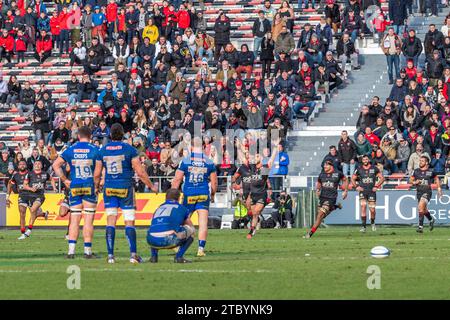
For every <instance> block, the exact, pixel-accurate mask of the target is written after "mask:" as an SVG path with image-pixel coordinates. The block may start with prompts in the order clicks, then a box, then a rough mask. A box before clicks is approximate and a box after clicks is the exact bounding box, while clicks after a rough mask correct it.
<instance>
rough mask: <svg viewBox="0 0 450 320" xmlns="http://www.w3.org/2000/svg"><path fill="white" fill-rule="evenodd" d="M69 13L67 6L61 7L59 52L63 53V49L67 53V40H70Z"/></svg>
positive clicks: (59, 16)
mask: <svg viewBox="0 0 450 320" xmlns="http://www.w3.org/2000/svg"><path fill="white" fill-rule="evenodd" d="M70 16H71V14H70V13H69V12H68V11H67V7H63V8H62V11H61V12H60V13H59V15H58V18H59V29H60V34H59V54H63V53H64V51H66V53H67V54H68V53H69V42H70V27H69V23H68V22H69V18H70Z"/></svg>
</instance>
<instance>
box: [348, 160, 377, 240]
mask: <svg viewBox="0 0 450 320" xmlns="http://www.w3.org/2000/svg"><path fill="white" fill-rule="evenodd" d="M377 180H378V181H377ZM383 182H384V177H383V174H382V173H381V172H380V170H378V168H377V167H376V166H374V165H372V164H371V163H370V159H369V156H367V155H364V156H363V157H362V165H361V166H360V167H358V168H357V169H356V170H355V173H354V174H353V176H352V185H353V187H354V188H355V189H356V191H359V205H360V212H361V221H362V228H361V230H360V231H361V232H366V220H367V217H366V207H367V204H368V207H369V211H370V224H371V225H372V231H376V230H377V229H376V226H375V207H376V203H377V193H376V192H377V190H378V189H379V188H380V187H381V186H382V185H383Z"/></svg>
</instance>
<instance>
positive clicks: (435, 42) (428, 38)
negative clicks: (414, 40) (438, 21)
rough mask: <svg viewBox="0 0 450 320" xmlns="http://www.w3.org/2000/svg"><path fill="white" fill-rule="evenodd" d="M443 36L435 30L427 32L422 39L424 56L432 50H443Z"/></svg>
mask: <svg viewBox="0 0 450 320" xmlns="http://www.w3.org/2000/svg"><path fill="white" fill-rule="evenodd" d="M444 39H445V38H444V35H443V34H442V32H441V31H439V30H437V29H435V30H434V31H433V32H432V31H430V30H428V32H427V34H426V35H425V39H424V46H425V55H426V56H429V55H431V54H432V53H433V50H441V49H442V48H444Z"/></svg>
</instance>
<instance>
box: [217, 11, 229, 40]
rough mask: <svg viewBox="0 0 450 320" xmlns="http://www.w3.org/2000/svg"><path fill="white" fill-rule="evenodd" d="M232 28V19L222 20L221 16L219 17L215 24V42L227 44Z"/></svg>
mask: <svg viewBox="0 0 450 320" xmlns="http://www.w3.org/2000/svg"><path fill="white" fill-rule="evenodd" d="M230 30H231V24H230V19H228V18H226V19H225V21H221V20H220V16H219V18H218V19H217V20H216V23H215V24H214V32H215V36H214V40H215V43H216V44H218V45H225V44H227V43H229V42H230Z"/></svg>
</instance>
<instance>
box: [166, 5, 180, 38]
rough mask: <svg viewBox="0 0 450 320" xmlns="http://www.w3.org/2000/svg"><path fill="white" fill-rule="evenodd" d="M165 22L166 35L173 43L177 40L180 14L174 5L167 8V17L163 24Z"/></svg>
mask: <svg viewBox="0 0 450 320" xmlns="http://www.w3.org/2000/svg"><path fill="white" fill-rule="evenodd" d="M164 24H165V27H164V28H163V32H164V35H165V36H166V39H167V40H169V42H170V43H173V42H174V40H175V30H176V28H177V24H178V16H177V13H176V12H175V9H174V7H173V5H170V6H169V9H168V10H167V14H166V19H165V22H164V23H163V26H164Z"/></svg>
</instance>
